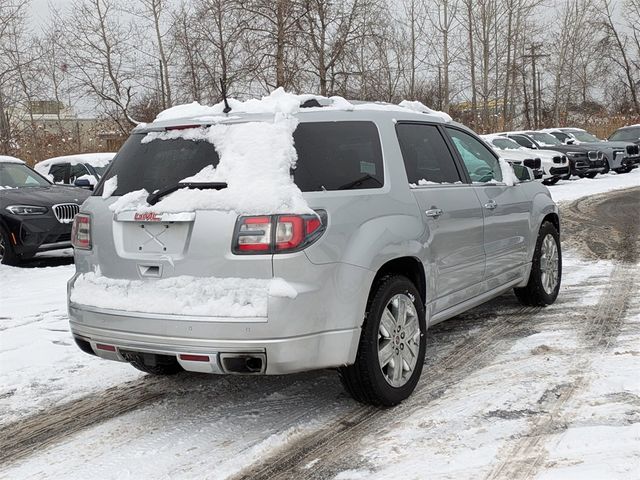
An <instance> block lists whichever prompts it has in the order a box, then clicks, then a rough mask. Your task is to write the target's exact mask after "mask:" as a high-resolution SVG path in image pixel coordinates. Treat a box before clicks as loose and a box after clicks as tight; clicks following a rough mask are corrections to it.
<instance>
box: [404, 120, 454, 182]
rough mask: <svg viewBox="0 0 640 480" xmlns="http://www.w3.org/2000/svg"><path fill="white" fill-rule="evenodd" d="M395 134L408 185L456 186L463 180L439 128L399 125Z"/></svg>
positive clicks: (407, 124) (409, 124) (420, 125)
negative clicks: (430, 183)
mask: <svg viewBox="0 0 640 480" xmlns="http://www.w3.org/2000/svg"><path fill="white" fill-rule="evenodd" d="M396 131H397V133H398V141H399V142H400V150H401V151H402V158H403V160H404V166H405V169H406V171H407V179H408V180H409V183H411V184H414V185H420V184H425V183H426V182H433V183H456V182H460V181H461V180H462V179H461V178H460V174H459V173H458V170H457V168H456V164H455V161H454V159H453V156H452V155H451V152H450V151H449V148H448V147H447V144H446V142H445V140H444V138H442V135H441V134H440V131H439V130H438V127H436V126H434V125H422V124H411V123H401V124H398V125H397V127H396Z"/></svg>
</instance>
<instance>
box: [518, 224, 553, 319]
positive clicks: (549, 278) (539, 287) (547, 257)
mask: <svg viewBox="0 0 640 480" xmlns="http://www.w3.org/2000/svg"><path fill="white" fill-rule="evenodd" d="M561 279H562V251H561V250H560V235H559V234H558V230H557V229H556V227H555V226H554V225H553V224H552V223H551V222H544V223H543V224H542V226H541V227H540V231H539V233H538V239H537V241H536V249H535V251H534V253H533V261H532V264H531V273H530V274H529V282H528V283H527V286H526V287H523V288H515V289H514V292H515V294H516V297H518V300H519V301H520V303H522V304H523V305H533V306H540V307H544V306H546V305H551V304H552V303H553V302H555V301H556V298H558V292H559V291H560V281H561Z"/></svg>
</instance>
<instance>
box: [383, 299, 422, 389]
mask: <svg viewBox="0 0 640 480" xmlns="http://www.w3.org/2000/svg"><path fill="white" fill-rule="evenodd" d="M419 351H420V323H419V320H418V313H417V312H416V307H415V305H414V304H413V300H412V299H411V298H410V297H409V296H408V295H405V294H398V295H394V296H393V297H392V298H391V300H389V302H388V303H387V305H386V307H385V308H384V310H383V313H382V318H381V319H380V327H379V328H378V363H379V365H380V369H381V370H382V374H383V375H384V378H385V380H386V381H387V383H389V385H391V386H392V387H402V386H403V385H404V384H405V383H407V382H408V381H409V379H410V378H411V374H412V373H413V371H414V369H415V368H416V363H417V361H418V352H419Z"/></svg>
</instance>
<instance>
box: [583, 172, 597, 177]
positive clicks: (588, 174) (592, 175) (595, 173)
mask: <svg viewBox="0 0 640 480" xmlns="http://www.w3.org/2000/svg"><path fill="white" fill-rule="evenodd" d="M597 174H598V172H589V173H585V175H584V176H585V177H587V178H596V175H597Z"/></svg>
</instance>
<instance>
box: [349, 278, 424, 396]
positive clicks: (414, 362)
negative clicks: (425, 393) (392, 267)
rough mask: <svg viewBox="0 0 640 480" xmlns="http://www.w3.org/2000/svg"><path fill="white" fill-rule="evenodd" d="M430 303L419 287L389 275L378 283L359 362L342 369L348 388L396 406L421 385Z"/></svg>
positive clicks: (361, 394) (367, 314)
mask: <svg viewBox="0 0 640 480" xmlns="http://www.w3.org/2000/svg"><path fill="white" fill-rule="evenodd" d="M425 331H426V322H425V312H424V305H423V304H422V300H421V297H420V294H419V293H418V290H417V289H416V287H415V285H414V284H413V283H412V282H411V281H410V280H409V279H408V278H406V277H404V276H402V275H387V276H385V277H383V278H382V279H380V281H379V282H377V284H376V285H375V286H374V290H373V292H372V294H371V297H370V299H369V304H368V308H367V313H366V316H365V320H364V324H363V326H362V333H361V334H360V345H359V347H358V354H357V357H356V362H355V363H354V364H353V365H350V366H348V367H342V368H341V369H340V370H339V373H340V379H341V381H342V384H343V385H344V387H345V389H346V390H347V391H348V392H349V394H351V396H352V397H353V398H355V399H356V400H357V401H359V402H362V403H367V404H370V405H382V406H393V405H397V404H398V403H400V402H401V401H403V400H404V399H406V398H407V397H408V396H409V395H411V393H412V392H413V390H414V389H415V388H416V385H417V384H418V380H419V379H420V374H421V373H422V365H423V363H424V354H425V347H426V338H425Z"/></svg>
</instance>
